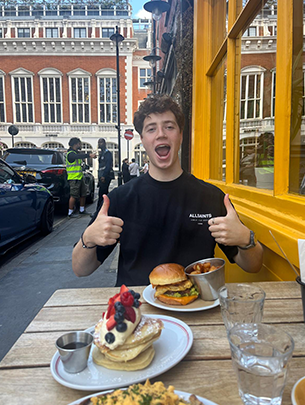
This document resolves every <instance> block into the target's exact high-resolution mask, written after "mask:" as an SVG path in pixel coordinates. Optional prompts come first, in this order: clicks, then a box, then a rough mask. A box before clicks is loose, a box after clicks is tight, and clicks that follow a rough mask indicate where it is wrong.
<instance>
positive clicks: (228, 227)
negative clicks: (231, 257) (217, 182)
mask: <svg viewBox="0 0 305 405" xmlns="http://www.w3.org/2000/svg"><path fill="white" fill-rule="evenodd" d="M224 205H225V207H226V210H227V215H226V216H224V217H216V218H212V219H210V220H209V222H208V224H209V231H210V232H211V234H212V236H213V238H215V241H216V242H217V243H221V244H222V245H227V246H245V245H248V244H249V242H250V230H249V229H248V228H247V227H246V226H245V225H244V224H242V223H241V221H240V219H239V218H238V215H237V213H236V211H235V209H234V208H233V206H232V204H231V202H230V200H229V194H226V195H225V197H224Z"/></svg>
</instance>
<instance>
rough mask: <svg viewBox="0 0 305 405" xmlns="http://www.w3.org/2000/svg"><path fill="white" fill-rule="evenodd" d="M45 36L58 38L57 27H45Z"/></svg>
mask: <svg viewBox="0 0 305 405" xmlns="http://www.w3.org/2000/svg"><path fill="white" fill-rule="evenodd" d="M46 38H58V28H46Z"/></svg>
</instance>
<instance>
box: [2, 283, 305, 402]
mask: <svg viewBox="0 0 305 405" xmlns="http://www.w3.org/2000/svg"><path fill="white" fill-rule="evenodd" d="M257 284H258V285H260V286H261V287H262V288H263V289H264V290H265V292H266V302H265V308H264V319H263V321H264V323H268V324H274V325H275V327H276V328H279V329H281V330H284V331H287V332H289V333H290V334H291V335H292V336H293V338H294V340H295V350H294V353H293V359H292V361H291V363H290V370H289V377H288V383H287V386H286V388H285V392H284V396H283V403H282V404H283V405H288V404H291V401H290V393H291V389H292V387H293V385H294V383H295V382H296V381H297V380H298V379H299V378H301V377H303V376H304V375H305V324H304V320H303V312H302V302H301V293H300V287H299V285H298V284H297V283H296V282H265V283H257ZM143 289H144V288H142V287H136V288H135V290H136V291H138V292H142V291H143ZM117 292H118V288H95V289H93V288H92V289H71V290H57V291H56V292H55V293H54V294H53V296H52V297H51V298H50V299H49V301H48V302H47V303H46V304H45V306H44V307H43V308H42V309H41V311H40V312H39V313H38V315H37V316H36V317H35V319H34V320H33V321H32V322H31V323H30V325H29V326H28V328H27V329H26V331H25V332H24V333H23V335H21V337H20V338H19V339H18V341H17V342H16V343H15V345H14V346H13V347H12V349H11V350H10V351H9V352H8V354H7V355H6V356H5V358H4V359H3V360H2V362H1V363H0V404H9V405H13V404H18V405H20V404H22V405H27V404H30V405H35V404H37V405H38V404H39V405H41V404H52V405H53V404H54V405H61V404H62V405H64V404H68V403H70V402H72V401H75V400H76V399H78V398H81V397H83V396H85V395H89V394H90V392H87V391H77V390H73V389H70V388H67V387H64V386H62V385H60V384H59V383H57V382H56V381H55V380H54V379H53V377H52V375H51V372H50V362H51V359H52V357H53V355H54V353H55V351H56V349H55V341H56V339H57V338H58V337H59V336H60V335H62V334H63V333H64V332H67V331H71V330H83V329H87V328H88V327H90V326H92V325H94V324H95V323H96V322H97V321H98V320H99V319H100V318H101V314H102V312H103V311H105V309H106V307H107V301H108V298H109V297H110V296H112V295H114V294H115V293H117ZM142 301H143V300H142ZM141 309H142V312H143V313H144V314H145V313H147V314H162V315H168V316H174V317H176V318H179V319H180V320H182V321H184V322H186V323H187V324H188V325H189V326H190V327H191V329H192V331H193V334H194V344H193V347H192V348H191V350H190V352H189V353H188V355H187V356H186V357H185V358H184V359H183V361H181V362H180V363H179V364H178V365H176V366H175V367H173V368H172V369H171V370H169V371H167V372H166V373H164V374H162V375H160V376H159V377H156V378H154V379H152V382H154V381H159V380H161V381H163V382H164V383H165V384H166V385H169V384H172V385H174V386H175V388H176V389H177V390H180V391H186V392H192V393H195V394H197V395H201V396H203V397H205V398H207V399H210V400H211V401H214V402H216V403H217V404H219V405H241V404H242V402H241V399H240V397H239V395H238V389H237V381H236V377H235V374H234V372H233V369H232V363H231V356H230V349H229V344H228V341H227V338H226V333H225V328H224V325H223V322H222V318H221V313H220V309H219V307H216V308H213V309H210V310H207V311H200V312H193V313H186V312H184V313H183V312H170V311H164V310H162V309H157V308H154V307H152V306H150V305H149V304H147V303H143V305H142V307H141Z"/></svg>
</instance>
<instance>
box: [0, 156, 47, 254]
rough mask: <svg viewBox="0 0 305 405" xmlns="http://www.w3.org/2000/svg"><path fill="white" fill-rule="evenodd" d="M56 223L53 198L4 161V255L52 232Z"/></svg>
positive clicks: (0, 185) (0, 204)
mask: <svg viewBox="0 0 305 405" xmlns="http://www.w3.org/2000/svg"><path fill="white" fill-rule="evenodd" d="M53 221H54V202H53V196H52V194H51V193H50V192H49V191H48V190H47V189H46V188H45V187H43V186H42V185H40V184H38V183H37V182H36V181H35V178H34V177H32V176H28V177H27V176H24V177H23V178H22V177H21V176H20V175H19V174H18V173H17V172H16V171H15V170H14V169H13V168H12V167H10V166H9V165H8V164H7V163H6V162H4V161H3V160H2V159H0V254H4V253H5V252H6V251H7V250H8V249H9V248H11V247H13V246H15V245H16V244H17V243H19V242H20V241H22V240H24V239H25V238H27V237H29V236H30V235H32V234H34V233H37V232H41V233H42V234H43V235H47V234H48V233H50V232H52V229H53Z"/></svg>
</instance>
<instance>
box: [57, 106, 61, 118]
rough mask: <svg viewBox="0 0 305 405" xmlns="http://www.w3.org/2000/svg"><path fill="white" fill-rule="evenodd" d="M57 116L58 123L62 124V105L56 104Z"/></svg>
mask: <svg viewBox="0 0 305 405" xmlns="http://www.w3.org/2000/svg"><path fill="white" fill-rule="evenodd" d="M56 116H57V122H61V109H60V104H56Z"/></svg>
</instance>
